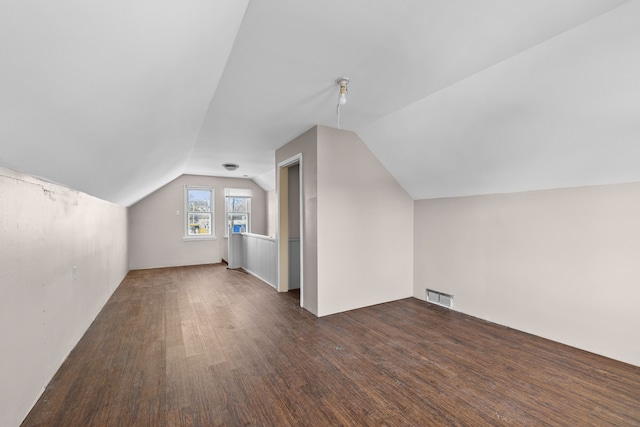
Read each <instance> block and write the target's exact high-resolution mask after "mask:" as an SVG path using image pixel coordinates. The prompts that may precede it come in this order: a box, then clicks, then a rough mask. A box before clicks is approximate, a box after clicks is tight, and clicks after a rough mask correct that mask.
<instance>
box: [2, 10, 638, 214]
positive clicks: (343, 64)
mask: <svg viewBox="0 0 640 427" xmlns="http://www.w3.org/2000/svg"><path fill="white" fill-rule="evenodd" d="M0 20H2V22H1V25H0V58H2V59H1V61H2V67H0V90H1V92H0V148H1V150H0V165H2V166H6V167H9V168H13V169H17V170H20V171H23V172H27V173H30V174H33V175H36V176H41V177H44V178H46V179H49V180H52V181H55V182H59V183H62V184H66V185H68V186H70V187H73V188H77V189H79V190H82V191H85V192H87V193H89V194H93V195H96V196H98V197H101V198H103V199H106V200H111V201H113V202H116V203H119V204H123V205H130V204H132V203H134V202H135V201H137V200H139V199H140V198H142V197H144V196H146V195H147V194H149V193H150V192H152V191H154V190H155V189H157V188H159V187H161V186H162V185H164V184H166V183H167V182H169V181H170V180H171V179H173V178H175V177H177V176H179V175H181V174H182V173H194V174H205V175H219V176H238V177H242V176H245V177H248V178H253V179H255V180H256V181H257V182H259V183H260V184H261V185H263V186H265V187H267V188H269V187H271V186H272V185H273V180H272V179H270V177H273V172H272V169H273V163H274V151H275V149H276V148H278V147H280V146H282V145H284V144H285V143H287V142H288V141H290V140H291V139H293V138H295V137H296V136H298V135H299V134H301V133H302V132H304V131H306V130H307V129H309V128H310V127H311V126H313V125H315V124H323V125H327V126H333V127H336V126H337V116H336V111H335V106H336V101H337V95H338V88H337V85H336V84H335V83H334V80H335V79H336V78H337V77H339V76H342V75H346V76H349V77H350V78H351V83H350V84H349V101H348V103H347V105H346V106H345V107H344V109H343V111H342V115H341V126H342V128H343V129H348V130H353V131H355V132H357V133H358V134H359V135H360V136H361V138H362V139H363V140H364V141H365V143H366V144H367V145H369V147H370V148H371V149H372V150H373V151H374V153H375V154H376V155H377V156H378V158H379V159H380V160H381V161H382V163H383V164H385V166H386V167H387V168H388V169H389V170H390V171H391V173H392V174H393V175H394V176H395V177H396V179H397V180H398V181H399V182H400V184H401V185H402V186H403V187H404V188H405V189H406V190H407V192H408V193H409V194H410V195H411V196H412V197H414V198H416V199H419V198H432V197H449V196H458V195H468V194H486V193H496V192H510V191H523V190H533V189H546V188H560V187H568V186H582V185H596V184H606V183H617V182H631V181H640V168H637V167H636V166H635V159H637V158H638V155H639V154H640V148H639V147H640V144H639V143H638V141H639V138H640V121H639V120H638V111H640V96H639V95H640V94H639V93H638V92H639V89H638V87H639V85H638V84H637V77H636V76H638V75H640V58H639V54H638V52H640V25H637V23H638V22H640V4H639V2H637V1H628V2H625V1H619V0H588V1H585V0H562V1H557V0H554V1H550V0H535V1H534V0H529V1H513V0H500V1H497V0H480V1H478V0H452V1H436V0H407V1H403V2H397V1H391V0H376V1H373V2H372V1H365V0H351V1H349V2H345V1H338V0H325V1H322V2H307V1H299V0H251V1H238V0H225V1H220V0H216V1H213V2H212V1H189V2H169V1H153V2H152V1H115V2H104V3H100V4H98V3H87V2H84V3H83V2H76V1H71V0H60V1H58V2H55V3H51V2H45V1H42V0H39V1H38V0H36V1H30V2H22V1H17V0H11V1H9V2H3V3H2V4H0ZM225 162H234V163H238V164H240V168H239V169H238V170H237V171H235V172H227V171H225V170H224V169H223V168H222V167H221V164H222V163H225Z"/></svg>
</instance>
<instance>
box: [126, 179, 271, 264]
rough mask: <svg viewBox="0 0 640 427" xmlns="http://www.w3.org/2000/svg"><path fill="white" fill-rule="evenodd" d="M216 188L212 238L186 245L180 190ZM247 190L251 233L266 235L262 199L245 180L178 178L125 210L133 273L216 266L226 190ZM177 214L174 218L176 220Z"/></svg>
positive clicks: (221, 253)
mask: <svg viewBox="0 0 640 427" xmlns="http://www.w3.org/2000/svg"><path fill="white" fill-rule="evenodd" d="M185 185H196V186H198V185H200V186H211V187H215V206H214V210H215V211H214V216H215V238H214V239H210V240H191V241H185V240H184V233H185V225H184V224H185V222H184V221H185V218H184V208H185V206H184V187H185ZM225 187H229V188H250V189H251V190H252V191H253V197H252V199H251V232H252V233H255V234H265V233H266V231H267V213H266V209H267V205H266V195H265V192H264V190H263V189H262V188H260V187H259V186H258V185H257V184H256V183H254V182H253V181H251V180H249V179H243V178H219V177H211V176H200V175H182V176H181V177H179V178H177V179H175V180H173V181H171V182H170V183H169V184H167V185H165V186H164V187H162V188H160V189H159V190H157V191H155V192H153V193H152V194H150V195H149V196H147V197H145V198H144V199H142V200H140V201H139V202H138V203H136V204H134V205H133V206H131V207H130V208H129V265H130V268H131V269H142V268H155V267H174V266H180V265H197V264H212V263H218V262H220V261H221V260H222V258H226V254H227V239H225V238H224V227H225V218H224V209H225V205H224V189H225ZM176 213H178V214H176Z"/></svg>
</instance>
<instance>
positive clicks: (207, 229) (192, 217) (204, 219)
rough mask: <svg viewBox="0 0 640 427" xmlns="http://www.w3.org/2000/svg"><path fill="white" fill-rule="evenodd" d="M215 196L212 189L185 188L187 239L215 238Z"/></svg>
mask: <svg viewBox="0 0 640 427" xmlns="http://www.w3.org/2000/svg"><path fill="white" fill-rule="evenodd" d="M213 195H214V190H213V188H212V187H195V186H186V187H185V204H186V206H185V210H184V211H185V220H186V224H185V237H186V238H198V237H213V236H214V217H213V211H214V210H213V207H214V206H213V200H214V199H213Z"/></svg>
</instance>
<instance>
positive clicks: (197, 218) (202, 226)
mask: <svg viewBox="0 0 640 427" xmlns="http://www.w3.org/2000/svg"><path fill="white" fill-rule="evenodd" d="M210 227H211V214H210V213H190V214H189V236H198V235H202V234H211V228H210Z"/></svg>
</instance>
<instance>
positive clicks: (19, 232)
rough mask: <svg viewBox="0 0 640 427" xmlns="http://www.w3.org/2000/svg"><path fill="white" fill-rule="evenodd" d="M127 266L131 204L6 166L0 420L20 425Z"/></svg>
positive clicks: (0, 188) (0, 268)
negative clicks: (75, 189)
mask: <svg viewBox="0 0 640 427" xmlns="http://www.w3.org/2000/svg"><path fill="white" fill-rule="evenodd" d="M127 265H128V264H127V210H126V208H124V207H122V206H118V205H115V204H112V203H109V202H105V201H103V200H100V199H97V198H95V197H92V196H88V195H86V194H83V193H80V192H77V191H73V190H70V189H68V188H65V187H61V186H59V185H55V184H51V183H47V182H44V181H41V180H38V179H35V178H32V177H29V176H26V175H23V174H20V173H17V172H14V171H11V170H8V169H4V168H0V289H1V292H2V298H0V342H1V343H2V351H1V352H0V425H2V426H17V425H19V424H20V422H21V421H22V419H23V418H24V417H25V416H26V415H27V413H28V411H29V410H30V408H31V407H32V406H33V404H34V403H35V401H36V400H37V399H38V397H39V395H40V394H41V393H42V391H43V390H44V387H45V386H46V385H47V384H48V383H49V381H50V380H51V378H52V377H53V374H54V373H55V372H56V371H57V369H58V368H59V367H60V365H61V364H62V362H63V361H64V359H65V358H66V357H67V355H68V354H69V352H70V351H71V350H72V349H73V347H74V346H75V345H76V343H77V342H78V341H79V339H80V338H81V337H82V335H83V334H84V332H85V331H86V329H87V328H88V327H89V325H90V324H91V322H92V321H93V320H94V318H95V317H96V315H97V314H98V312H99V311H100V309H101V308H102V306H103V305H104V304H105V302H106V301H107V300H108V299H109V297H110V296H111V294H112V293H113V291H114V290H115V289H116V287H117V286H118V285H119V284H120V282H121V281H122V279H123V278H124V276H125V275H126V273H127V271H128V267H127ZM74 266H75V267H76V273H75V277H74V274H73V267H74Z"/></svg>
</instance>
